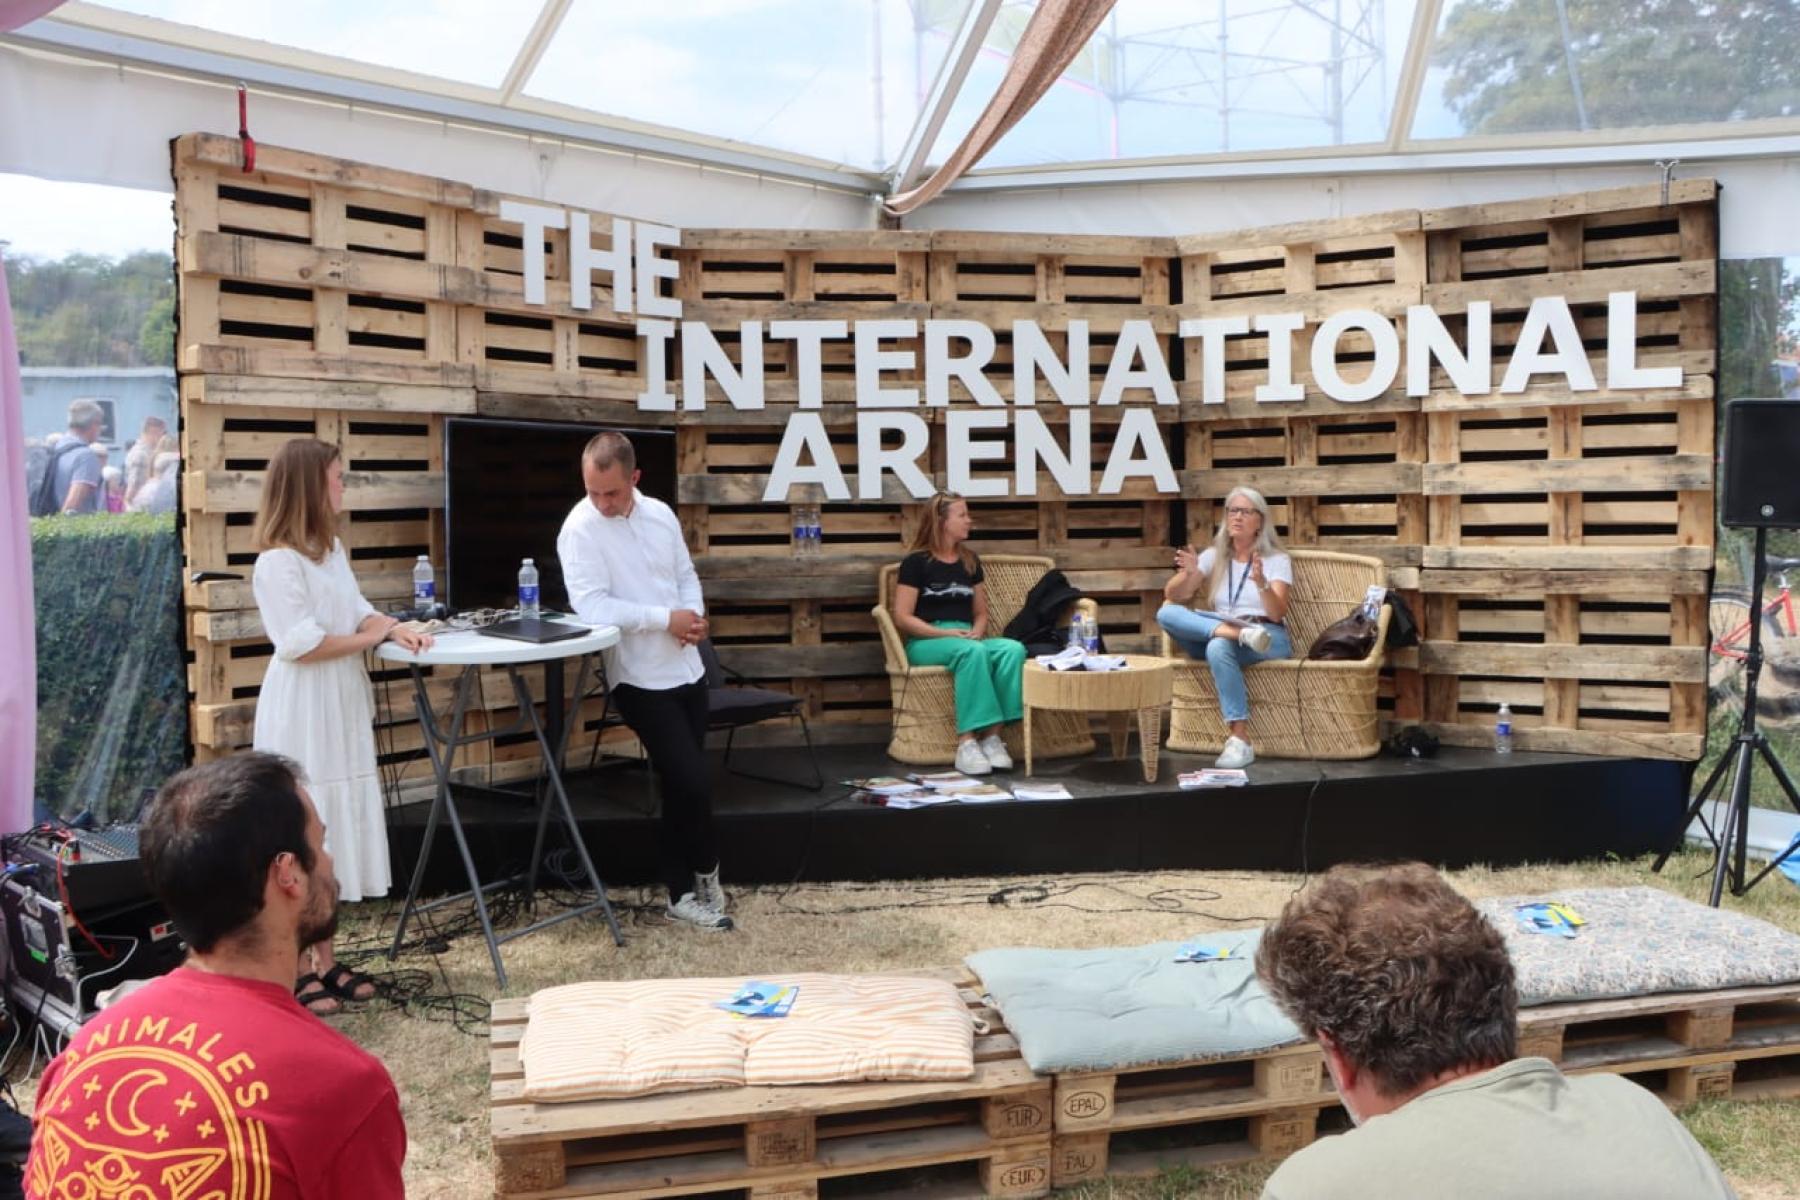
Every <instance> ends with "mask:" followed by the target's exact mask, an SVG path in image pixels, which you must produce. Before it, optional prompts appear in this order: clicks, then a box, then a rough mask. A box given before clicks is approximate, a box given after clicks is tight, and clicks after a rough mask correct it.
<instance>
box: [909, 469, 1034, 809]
mask: <svg viewBox="0 0 1800 1200" xmlns="http://www.w3.org/2000/svg"><path fill="white" fill-rule="evenodd" d="M974 524H975V523H974V520H973V518H971V517H970V516H969V503H968V501H966V500H964V499H963V498H962V497H960V496H956V495H952V494H950V493H946V492H940V493H938V494H937V495H936V496H933V497H932V498H931V499H930V500H929V501H927V502H926V504H925V508H924V511H923V512H922V513H921V514H920V518H919V523H918V526H917V528H916V529H915V530H914V533H913V538H912V545H911V550H912V553H911V554H908V555H907V556H906V558H905V559H904V560H903V561H902V562H901V563H900V580H899V586H898V587H896V588H895V589H894V625H895V626H896V627H897V628H898V629H899V630H900V633H901V636H903V637H905V638H906V661H908V662H910V663H911V664H913V665H914V666H916V667H948V668H949V669H950V676H951V683H952V686H953V688H954V690H955V693H956V735H957V739H958V741H957V747H956V769H957V770H959V771H961V772H962V773H963V774H965V775H986V774H987V773H988V772H989V771H992V770H996V769H997V770H1001V771H1010V770H1011V769H1012V757H1011V756H1010V755H1009V754H1007V752H1006V745H1005V743H1004V742H1002V741H1001V740H1000V726H1001V724H1002V723H1004V722H1006V721H1017V720H1018V719H1019V718H1020V717H1021V716H1022V715H1023V713H1024V706H1023V702H1022V701H1021V699H1020V682H1021V679H1022V678H1023V675H1024V671H1025V647H1024V646H1023V645H1021V644H1020V643H1018V642H1015V641H1013V640H1012V639H1011V638H998V637H996V638H991V637H988V636H987V624H988V603H987V585H986V584H985V583H984V582H983V578H984V577H983V575H982V571H981V560H980V559H979V558H977V557H976V556H975V552H974V551H973V550H971V549H969V546H968V541H969V531H970V530H971V529H973V528H974Z"/></svg>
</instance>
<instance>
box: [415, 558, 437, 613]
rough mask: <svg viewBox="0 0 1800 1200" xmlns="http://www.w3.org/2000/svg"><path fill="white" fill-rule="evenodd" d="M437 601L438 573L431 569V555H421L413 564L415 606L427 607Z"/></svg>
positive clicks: (419, 607)
mask: <svg viewBox="0 0 1800 1200" xmlns="http://www.w3.org/2000/svg"><path fill="white" fill-rule="evenodd" d="M436 603H437V575H436V574H435V573H434V572H433V571H432V569H431V557H430V556H429V555H426V554H421V555H419V561H418V562H416V563H414V564H413V607H414V608H417V609H427V608H430V607H431V606H432V605H434V604H436Z"/></svg>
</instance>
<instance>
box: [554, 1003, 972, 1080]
mask: <svg viewBox="0 0 1800 1200" xmlns="http://www.w3.org/2000/svg"><path fill="white" fill-rule="evenodd" d="M763 978H765V979H767V980H768V981H770V982H779V983H794V984H798V985H799V987H800V995H799V996H798V998H797V999H796V1000H795V1002H794V1007H793V1009H792V1010H791V1011H790V1012H789V1013H788V1015H787V1016H785V1017H780V1018H761V1019H746V1018H742V1017H736V1016H733V1015H732V1014H730V1013H727V1012H723V1011H721V1010H720V1009H717V1008H714V1007H713V1003H714V1001H718V1000H725V999H728V998H730V997H731V996H732V994H733V993H735V992H736V991H737V990H738V988H740V987H742V986H743V985H744V984H745V983H747V982H749V980H748V979H746V978H743V977H736V978H727V979H645V980H638V981H635V982H632V983H573V984H568V985H566V986H564V987H554V988H546V989H544V990H543V991H541V992H538V993H536V994H534V995H533V996H532V997H531V1001H530V1009H529V1011H530V1018H529V1020H528V1022H527V1024H526V1026H525V1036H524V1038H523V1040H522V1041H521V1042H520V1044H519V1058H520V1061H521V1064H522V1065H523V1067H524V1069H525V1095H526V1097H527V1098H528V1099H531V1100H594V1099H603V1098H608V1097H616V1096H645V1095H649V1094H651V1093H654V1092H678V1091H686V1090H690V1089H694V1088H717V1087H734V1086H738V1085H744V1084H750V1085H777V1084H795V1083H849V1082H855V1081H858V1080H869V1079H939V1080H941V1079H967V1078H969V1077H970V1076H971V1075H973V1074H974V1073H975V1046H974V1029H975V1026H974V1018H973V1017H972V1016H971V1014H970V1012H969V1009H968V1007H967V1006H966V1005H965V1004H964V1003H963V1001H962V999H961V998H960V997H959V996H958V995H957V991H956V988H955V987H954V986H953V985H951V984H949V983H947V982H945V981H943V980H935V979H913V978H906V977H901V976H890V975H805V974H797V975H784V974H777V975H768V976H764V977H763Z"/></svg>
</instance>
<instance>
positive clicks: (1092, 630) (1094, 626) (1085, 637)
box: [1081, 616, 1100, 654]
mask: <svg viewBox="0 0 1800 1200" xmlns="http://www.w3.org/2000/svg"><path fill="white" fill-rule="evenodd" d="M1081 648H1082V649H1083V650H1086V651H1087V652H1088V653H1089V654H1098V653H1100V622H1099V621H1097V620H1095V619H1094V618H1093V617H1089V616H1083V617H1082V618H1081Z"/></svg>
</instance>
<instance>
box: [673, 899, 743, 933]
mask: <svg viewBox="0 0 1800 1200" xmlns="http://www.w3.org/2000/svg"><path fill="white" fill-rule="evenodd" d="M663 916H664V917H665V918H667V919H668V920H671V921H679V922H681V923H682V924H683V925H692V926H693V927H694V928H695V929H704V930H706V931H707V932H708V933H724V932H725V931H726V930H728V929H730V928H731V927H732V925H731V918H730V917H728V916H726V915H725V914H724V913H722V912H714V911H713V910H712V909H710V908H708V907H706V905H704V904H702V903H700V901H699V900H698V899H697V898H696V897H695V896H694V893H692V892H684V893H682V896H681V899H679V900H675V901H672V902H671V903H670V904H669V907H668V908H666V909H664V910H663Z"/></svg>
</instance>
